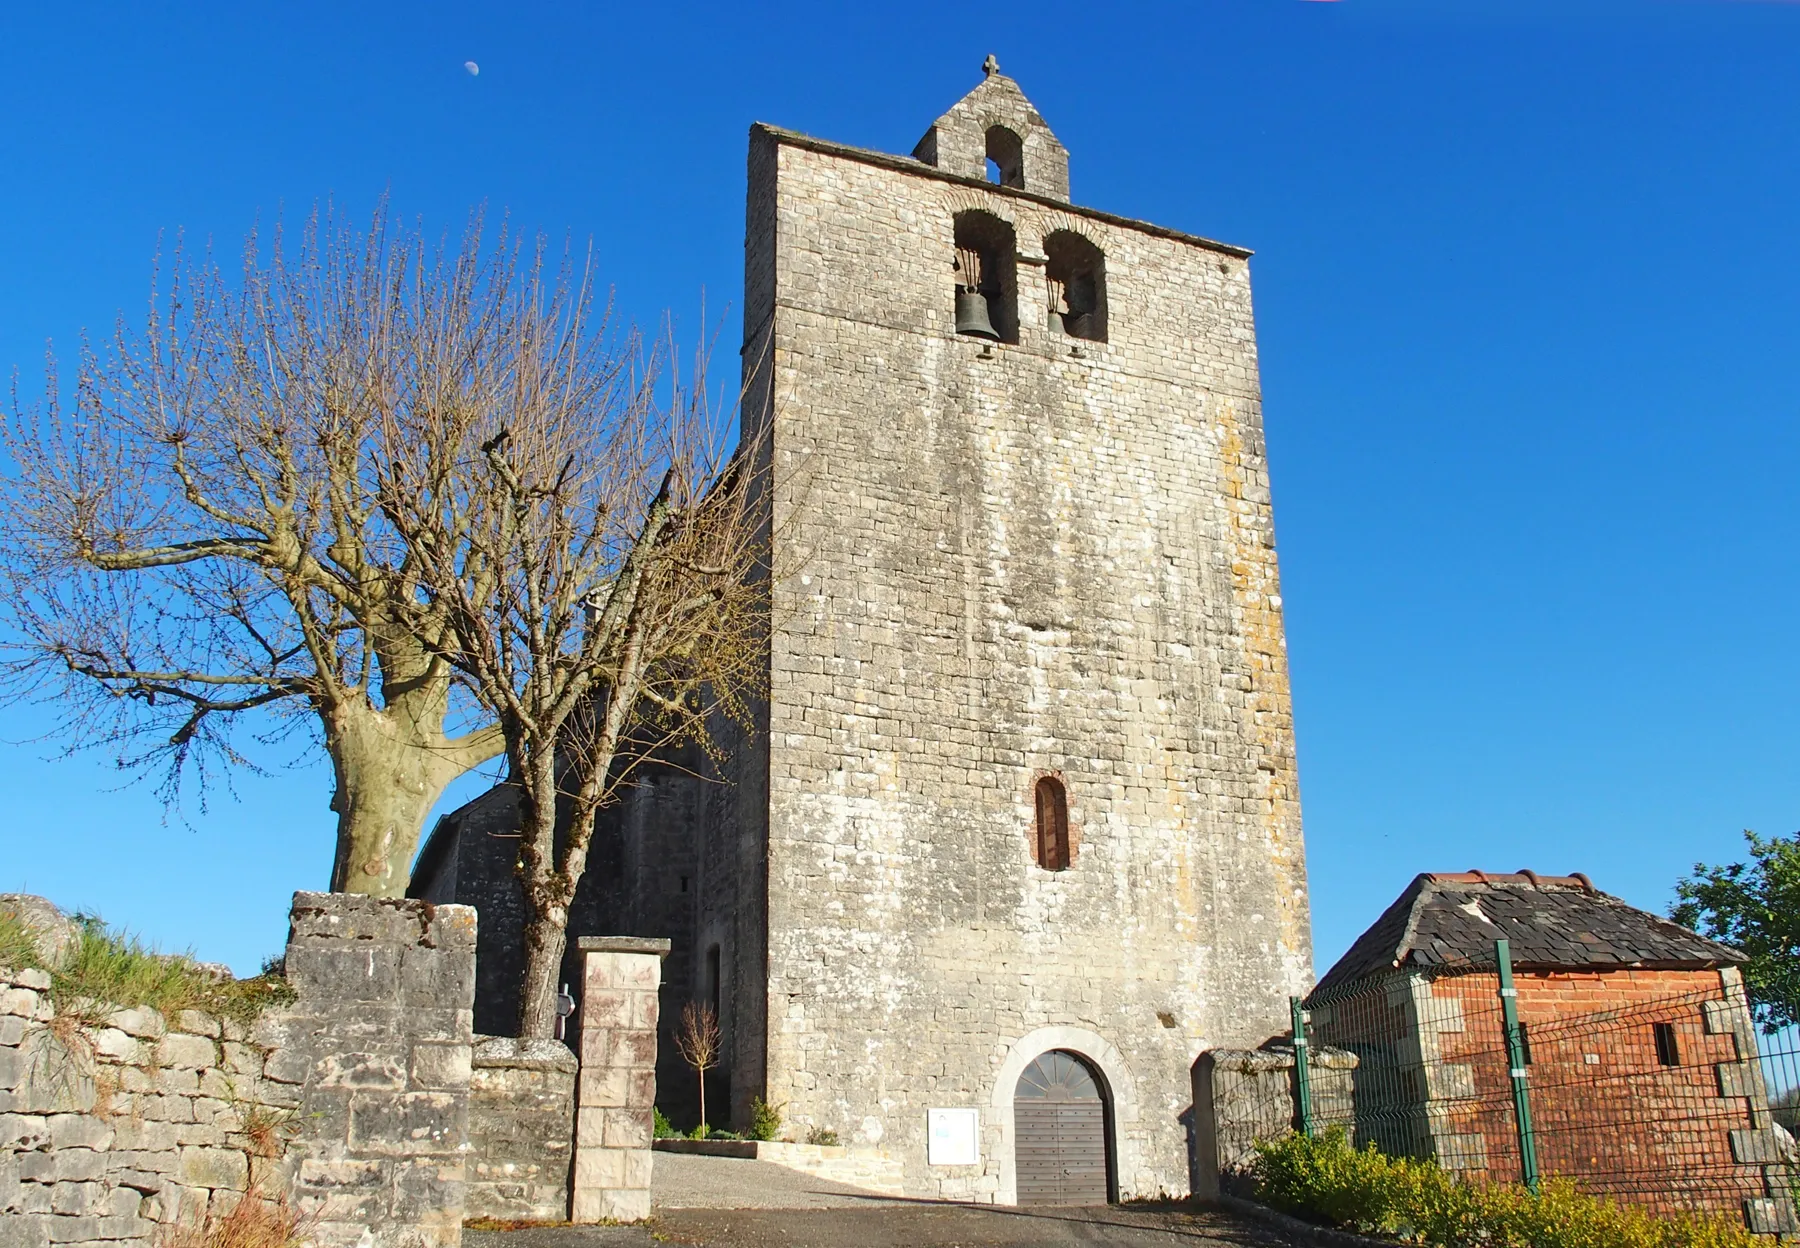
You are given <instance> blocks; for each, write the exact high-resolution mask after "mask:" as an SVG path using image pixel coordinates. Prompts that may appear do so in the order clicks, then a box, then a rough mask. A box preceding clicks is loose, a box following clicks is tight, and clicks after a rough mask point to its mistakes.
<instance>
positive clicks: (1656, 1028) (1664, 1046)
mask: <svg viewBox="0 0 1800 1248" xmlns="http://www.w3.org/2000/svg"><path fill="white" fill-rule="evenodd" d="M1650 1028H1651V1030H1652V1031H1653V1032H1655V1033H1656V1060H1657V1061H1658V1062H1659V1063H1660V1064H1662V1065H1664V1066H1679V1065H1681V1049H1680V1048H1679V1046H1677V1044H1676V1042H1675V1024H1674V1023H1651V1024H1650Z"/></svg>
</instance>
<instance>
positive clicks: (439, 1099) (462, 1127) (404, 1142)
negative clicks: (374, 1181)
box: [349, 1092, 468, 1156]
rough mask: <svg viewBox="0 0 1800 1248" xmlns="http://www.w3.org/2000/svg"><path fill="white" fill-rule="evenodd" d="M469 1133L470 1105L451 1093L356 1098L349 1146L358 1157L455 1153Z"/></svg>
mask: <svg viewBox="0 0 1800 1248" xmlns="http://www.w3.org/2000/svg"><path fill="white" fill-rule="evenodd" d="M467 1133H468V1101H467V1098H466V1097H461V1096H457V1095H456V1094H454V1093H449V1092H401V1093H357V1094H356V1095H354V1096H353V1097H351V1100H350V1131H349V1144H350V1147H351V1149H352V1150H354V1151H356V1152H359V1153H365V1154H367V1153H380V1154H393V1155H409V1156H427V1155H433V1154H445V1153H454V1152H456V1151H458V1150H459V1149H460V1148H461V1147H462V1144H463V1141H464V1139H465V1138H466V1137H467Z"/></svg>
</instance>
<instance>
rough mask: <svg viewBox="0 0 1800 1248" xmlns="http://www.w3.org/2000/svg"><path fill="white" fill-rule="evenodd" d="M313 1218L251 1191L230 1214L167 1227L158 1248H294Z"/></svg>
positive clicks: (285, 1203) (283, 1201)
mask: <svg viewBox="0 0 1800 1248" xmlns="http://www.w3.org/2000/svg"><path fill="white" fill-rule="evenodd" d="M309 1223H310V1219H309V1218H307V1217H305V1216H304V1215H302V1214H300V1213H299V1212H298V1211H297V1210H295V1209H294V1207H293V1206H292V1205H290V1204H288V1202H287V1200H286V1199H285V1198H283V1199H280V1200H268V1199H266V1198H264V1197H263V1196H261V1195H260V1194H258V1193H255V1192H252V1193H250V1194H249V1195H247V1196H244V1197H242V1198H240V1199H239V1200H238V1202H237V1204H235V1205H233V1206H232V1207H231V1211H230V1212H229V1213H226V1214H223V1215H211V1216H208V1217H207V1218H206V1220H205V1221H204V1222H202V1223H201V1224H199V1225H197V1226H172V1227H168V1228H165V1229H164V1231H163V1232H162V1234H161V1235H160V1236H158V1238H157V1245H158V1248H294V1245H297V1244H299V1243H300V1242H301V1241H302V1239H303V1238H304V1237H305V1235H306V1233H307V1231H308V1229H309Z"/></svg>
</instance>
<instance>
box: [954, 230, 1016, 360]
mask: <svg viewBox="0 0 1800 1248" xmlns="http://www.w3.org/2000/svg"><path fill="white" fill-rule="evenodd" d="M955 230H956V239H955V242H956V249H955V251H956V258H955V260H954V262H953V266H952V267H953V268H954V270H955V277H956V332H957V333H959V334H966V335H968V336H969V337H971V338H985V339H987V340H988V341H989V342H1011V343H1016V342H1018V341H1019V285H1018V242H1017V239H1016V237H1015V236H1014V234H1013V228H1012V226H1010V225H1008V224H1007V223H1006V222H1004V221H1002V220H1001V219H1000V218H999V217H996V216H995V215H993V214H992V213H990V212H981V211H979V210H971V211H969V212H959V213H957V214H956V219H955Z"/></svg>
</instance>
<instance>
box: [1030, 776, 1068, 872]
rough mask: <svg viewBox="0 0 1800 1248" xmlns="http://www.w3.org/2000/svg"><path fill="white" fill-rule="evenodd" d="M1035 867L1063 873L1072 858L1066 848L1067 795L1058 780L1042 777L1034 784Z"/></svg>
mask: <svg viewBox="0 0 1800 1248" xmlns="http://www.w3.org/2000/svg"><path fill="white" fill-rule="evenodd" d="M1032 848H1033V849H1034V851H1035V853H1034V854H1033V857H1035V858H1036V859H1037V864H1038V866H1040V867H1042V868H1043V869H1044V870H1046V871H1062V870H1065V869H1066V868H1067V867H1068V865H1069V863H1070V862H1071V861H1072V860H1073V858H1074V854H1073V852H1072V850H1071V847H1070V844H1069V794H1068V790H1066V789H1064V788H1063V784H1062V781H1061V780H1058V779H1057V778H1056V777H1055V776H1043V777H1041V778H1040V779H1039V780H1038V782H1037V828H1036V834H1035V836H1034V838H1033V845H1032Z"/></svg>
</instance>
